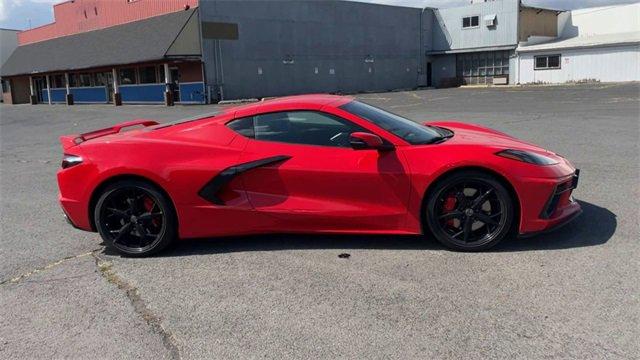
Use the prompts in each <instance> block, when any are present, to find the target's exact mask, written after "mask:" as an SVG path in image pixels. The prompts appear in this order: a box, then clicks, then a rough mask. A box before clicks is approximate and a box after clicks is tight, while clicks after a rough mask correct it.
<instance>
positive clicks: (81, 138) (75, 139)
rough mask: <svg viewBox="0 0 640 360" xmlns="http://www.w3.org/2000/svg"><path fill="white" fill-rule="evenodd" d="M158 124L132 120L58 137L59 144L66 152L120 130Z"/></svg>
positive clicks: (150, 121) (149, 121)
mask: <svg viewBox="0 0 640 360" xmlns="http://www.w3.org/2000/svg"><path fill="white" fill-rule="evenodd" d="M158 124H159V123H158V122H157V121H153V120H145V119H138V120H132V121H127V122H123V123H121V124H117V125H114V126H112V127H108V128H104V129H100V130H94V131H90V132H87V133H84V134H80V135H63V136H60V143H61V144H62V148H63V149H64V150H66V149H68V148H71V147H74V146H76V145H80V144H82V143H83V142H85V141H87V140H91V139H95V138H99V137H102V136H107V135H113V134H117V133H119V132H120V131H121V130H122V129H124V128H127V127H132V126H139V125H142V126H144V127H147V126H154V125H158Z"/></svg>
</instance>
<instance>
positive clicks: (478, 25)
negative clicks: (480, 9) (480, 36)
mask: <svg viewBox="0 0 640 360" xmlns="http://www.w3.org/2000/svg"><path fill="white" fill-rule="evenodd" d="M473 18H476V19H478V22H477V24H476V25H473ZM465 19H469V26H464V20H465ZM461 25H462V30H468V29H477V28H479V27H480V15H469V16H463V17H462V23H461Z"/></svg>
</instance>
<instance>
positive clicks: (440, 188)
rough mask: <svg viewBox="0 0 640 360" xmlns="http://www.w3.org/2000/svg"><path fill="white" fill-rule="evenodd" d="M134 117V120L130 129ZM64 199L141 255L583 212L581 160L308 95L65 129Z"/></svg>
mask: <svg viewBox="0 0 640 360" xmlns="http://www.w3.org/2000/svg"><path fill="white" fill-rule="evenodd" d="M125 128H130V129H129V131H122V130H124V129H125ZM61 142H62V146H63V148H64V159H63V161H62V169H61V170H60V171H59V172H58V184H59V187H60V203H61V204H62V208H63V210H64V213H65V215H66V217H67V219H68V221H69V222H70V223H71V224H72V225H74V226H75V227H77V228H80V229H83V230H88V231H97V232H99V233H100V235H101V236H102V238H103V239H104V241H105V243H106V244H108V245H109V246H111V247H113V248H115V249H117V250H118V251H119V252H121V253H122V254H125V255H130V256H143V255H149V254H154V253H157V252H159V251H161V250H162V249H164V248H166V247H167V246H168V245H169V244H171V243H173V242H174V241H176V240H178V239H186V238H206V237H215V236H228V235H244V234H257V233H357V234H365V233H366V234H430V235H432V236H433V237H435V239H437V240H438V241H440V242H441V243H442V244H444V245H446V246H448V247H450V248H453V249H457V250H467V251H475V250H483V249H488V248H490V247H492V246H494V245H496V244H497V243H498V242H500V241H501V240H503V239H504V238H506V237H508V236H510V235H512V234H514V235H515V234H520V235H529V234H534V233H538V232H541V231H546V230H549V229H551V228H554V227H557V226H559V225H562V224H564V223H566V222H568V221H569V220H571V219H573V218H574V217H576V216H577V215H579V214H580V212H581V209H580V205H579V204H578V203H577V202H576V201H574V200H573V198H572V196H571V193H572V190H573V189H575V188H576V186H577V182H578V174H579V172H578V170H576V169H575V168H574V167H573V166H572V165H571V163H569V161H567V160H566V159H564V158H563V157H561V156H560V155H558V154H555V153H553V152H550V151H547V150H544V149H542V148H540V147H538V146H536V145H533V144H530V143H527V142H524V141H521V140H518V139H515V138H513V137H511V136H509V135H506V134H504V133H501V132H498V131H495V130H491V129H487V128H484V127H481V126H478V125H472V124H466V123H459V122H427V123H424V124H418V123H415V122H413V121H410V120H408V119H405V118H403V117H401V116H398V115H394V114H392V113H389V112H387V111H384V110H381V109H379V108H376V107H373V106H371V105H368V104H366V103H363V102H360V101H357V100H354V99H353V98H350V97H342V96H333V95H304V96H293V97H285V98H280V99H275V100H269V101H263V102H258V103H253V104H250V105H245V106H239V107H235V108H229V109H226V110H224V111H222V112H221V113H219V114H216V115H215V116H213V115H212V116H205V117H201V118H197V119H190V120H182V121H179V122H174V123H167V124H158V123H157V122H155V121H151V120H135V121H132V122H127V123H123V124H119V125H116V126H113V127H111V128H107V129H102V130H97V131H93V132H90V133H86V134H81V135H69V136H62V137H61Z"/></svg>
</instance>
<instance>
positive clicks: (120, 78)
mask: <svg viewBox="0 0 640 360" xmlns="http://www.w3.org/2000/svg"><path fill="white" fill-rule="evenodd" d="M123 71H132V74H133V82H131V83H126V84H125V83H123V82H122V78H123V76H122V72H123ZM118 84H119V85H124V86H127V85H137V84H139V82H138V69H137V68H136V67H122V68H120V69H118Z"/></svg>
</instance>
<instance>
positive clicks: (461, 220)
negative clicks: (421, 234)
mask: <svg viewBox="0 0 640 360" xmlns="http://www.w3.org/2000/svg"><path fill="white" fill-rule="evenodd" d="M423 216H424V219H425V221H426V223H427V225H428V228H429V230H430V231H431V233H432V234H433V236H434V237H435V238H436V240H438V241H439V242H440V243H442V244H443V245H444V246H446V247H448V248H451V249H454V250H459V251H481V250H486V249H489V248H491V247H493V246H495V245H496V244H498V243H499V242H500V241H502V240H504V239H505V238H506V237H507V236H509V234H510V233H511V230H512V225H513V223H514V219H515V217H516V213H515V208H514V200H513V198H512V197H511V194H510V193H509V190H507V188H506V187H505V185H504V184H503V183H502V182H501V181H500V180H498V179H497V178H496V177H494V176H491V175H490V174H487V173H484V172H481V171H476V170H467V171H460V172H456V173H453V174H451V175H449V176H445V177H444V178H442V179H440V180H438V181H437V183H436V184H435V185H434V187H433V188H432V189H430V191H429V194H428V196H427V200H426V206H425V214H423Z"/></svg>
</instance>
